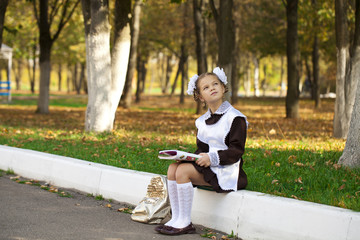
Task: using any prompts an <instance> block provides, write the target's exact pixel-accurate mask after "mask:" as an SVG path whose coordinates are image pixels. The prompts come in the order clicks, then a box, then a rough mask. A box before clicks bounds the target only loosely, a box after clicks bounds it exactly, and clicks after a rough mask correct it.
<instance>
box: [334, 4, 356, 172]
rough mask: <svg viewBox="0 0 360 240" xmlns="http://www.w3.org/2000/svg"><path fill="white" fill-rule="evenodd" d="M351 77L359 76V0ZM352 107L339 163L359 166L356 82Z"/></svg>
mask: <svg viewBox="0 0 360 240" xmlns="http://www.w3.org/2000/svg"><path fill="white" fill-rule="evenodd" d="M351 64H352V67H353V68H352V73H351V75H352V77H353V78H355V79H359V77H360V0H356V9H355V36H354V46H353V48H352V63H351ZM357 81H359V80H357ZM356 89H357V90H356V95H355V101H354V108H353V110H352V114H351V121H350V129H349V133H348V136H347V140H346V145H345V149H344V152H343V154H342V156H341V157H340V159H339V163H340V164H343V165H345V166H348V167H357V168H358V167H360V84H359V83H357V88H356Z"/></svg>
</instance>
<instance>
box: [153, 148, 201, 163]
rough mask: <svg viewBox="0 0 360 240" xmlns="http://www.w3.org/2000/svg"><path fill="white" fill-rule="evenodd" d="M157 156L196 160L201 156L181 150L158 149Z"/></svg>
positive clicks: (170, 158) (167, 158)
mask: <svg viewBox="0 0 360 240" xmlns="http://www.w3.org/2000/svg"><path fill="white" fill-rule="evenodd" d="M158 157H159V158H160V159H165V160H178V161H196V160H197V159H199V158H200V157H201V156H200V155H197V154H193V153H188V152H184V151H181V150H162V151H159V155H158Z"/></svg>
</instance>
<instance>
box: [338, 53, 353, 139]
mask: <svg viewBox="0 0 360 240" xmlns="http://www.w3.org/2000/svg"><path fill="white" fill-rule="evenodd" d="M348 59H349V49H348V48H341V49H338V50H337V69H336V100H335V114H334V136H335V137H337V138H346V136H347V132H348V130H349V124H348V123H349V120H350V119H348V118H347V116H348V114H347V113H346V112H347V106H346V105H347V103H346V95H345V94H346V92H345V83H346V69H347V66H346V65H347V63H348V62H349V60H348Z"/></svg>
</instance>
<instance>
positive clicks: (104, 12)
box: [81, 0, 131, 132]
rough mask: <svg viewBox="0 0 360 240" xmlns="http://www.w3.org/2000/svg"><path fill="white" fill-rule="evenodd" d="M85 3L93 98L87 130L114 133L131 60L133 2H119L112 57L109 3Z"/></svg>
mask: <svg viewBox="0 0 360 240" xmlns="http://www.w3.org/2000/svg"><path fill="white" fill-rule="evenodd" d="M81 3H82V9H83V15H84V24H85V42H86V59H87V61H86V62H87V73H88V96H89V97H88V104H87V108H86V116H85V130H86V131H94V132H104V131H111V130H112V129H113V125H114V119H115V113H116V109H117V106H118V104H119V101H120V97H121V93H122V90H123V87H124V83H125V77H126V69H127V65H128V60H129V52H130V38H131V37H130V18H129V15H130V13H131V0H127V1H120V0H117V1H116V2H115V20H114V21H115V23H116V25H115V33H114V43H113V48H112V53H111V55H110V23H109V4H108V1H107V0H102V1H97V0H82V1H81ZM110 56H111V57H110Z"/></svg>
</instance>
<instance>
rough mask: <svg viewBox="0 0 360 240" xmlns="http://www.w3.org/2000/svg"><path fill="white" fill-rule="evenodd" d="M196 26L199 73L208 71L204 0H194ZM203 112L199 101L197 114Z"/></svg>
mask: <svg viewBox="0 0 360 240" xmlns="http://www.w3.org/2000/svg"><path fill="white" fill-rule="evenodd" d="M193 14H194V26H195V35H196V59H197V70H198V75H200V74H202V73H204V72H207V60H206V57H207V54H206V52H207V47H206V18H205V17H204V0H193ZM200 112H201V103H200V102H199V101H198V102H197V106H196V114H199V113H200Z"/></svg>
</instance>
